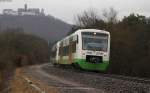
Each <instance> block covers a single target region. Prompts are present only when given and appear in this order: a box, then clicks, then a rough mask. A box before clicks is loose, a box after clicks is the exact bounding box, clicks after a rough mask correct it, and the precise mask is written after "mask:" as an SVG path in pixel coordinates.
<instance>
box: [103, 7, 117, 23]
mask: <svg viewBox="0 0 150 93" xmlns="http://www.w3.org/2000/svg"><path fill="white" fill-rule="evenodd" d="M117 14H118V12H117V11H116V10H115V9H114V8H112V7H111V8H110V9H109V10H106V9H104V10H103V16H104V19H105V21H106V22H108V23H117Z"/></svg>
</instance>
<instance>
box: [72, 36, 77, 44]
mask: <svg viewBox="0 0 150 93" xmlns="http://www.w3.org/2000/svg"><path fill="white" fill-rule="evenodd" d="M73 41H75V42H76V43H78V35H75V36H73Z"/></svg>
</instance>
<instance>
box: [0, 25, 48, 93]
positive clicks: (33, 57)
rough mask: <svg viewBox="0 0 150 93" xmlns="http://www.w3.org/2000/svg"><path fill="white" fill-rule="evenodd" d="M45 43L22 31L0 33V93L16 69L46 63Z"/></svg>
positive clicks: (46, 49)
mask: <svg viewBox="0 0 150 93" xmlns="http://www.w3.org/2000/svg"><path fill="white" fill-rule="evenodd" d="M48 60H49V48H48V43H47V41H45V40H43V39H41V38H39V37H36V36H33V35H30V34H26V33H25V32H23V30H22V29H20V28H16V29H6V30H5V31H2V30H1V31H0V93H3V91H5V90H6V89H7V88H8V86H9V82H8V81H9V80H10V79H11V77H12V76H13V73H14V70H15V68H17V67H22V66H27V65H33V64H41V63H43V62H48Z"/></svg>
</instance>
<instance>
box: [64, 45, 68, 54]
mask: <svg viewBox="0 0 150 93" xmlns="http://www.w3.org/2000/svg"><path fill="white" fill-rule="evenodd" d="M68 52H69V46H64V47H63V56H67V55H68Z"/></svg>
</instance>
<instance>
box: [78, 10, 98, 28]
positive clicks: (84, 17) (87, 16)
mask: <svg viewBox="0 0 150 93" xmlns="http://www.w3.org/2000/svg"><path fill="white" fill-rule="evenodd" d="M97 20H98V16H97V13H96V12H95V11H94V10H92V9H90V10H88V11H84V12H83V13H82V14H78V15H77V17H76V25H77V26H80V27H83V28H84V27H90V26H92V25H94V24H95V23H96V22H97Z"/></svg>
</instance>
